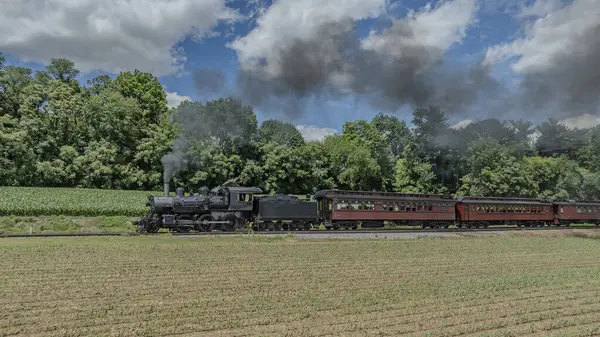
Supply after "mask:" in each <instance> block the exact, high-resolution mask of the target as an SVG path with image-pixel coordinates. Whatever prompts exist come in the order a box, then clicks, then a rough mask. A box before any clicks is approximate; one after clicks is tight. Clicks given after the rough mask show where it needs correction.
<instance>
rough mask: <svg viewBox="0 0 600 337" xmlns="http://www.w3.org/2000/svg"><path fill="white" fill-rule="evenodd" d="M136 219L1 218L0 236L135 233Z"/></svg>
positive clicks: (124, 217)
mask: <svg viewBox="0 0 600 337" xmlns="http://www.w3.org/2000/svg"><path fill="white" fill-rule="evenodd" d="M135 219H136V218H135V217H126V216H96V217H78V216H64V215H45V216H0V234H25V233H29V230H30V227H31V233H33V234H39V233H75V232H78V233H81V232H83V233H86V232H87V233H99V232H119V233H134V232H136V227H135V225H134V224H133V221H135Z"/></svg>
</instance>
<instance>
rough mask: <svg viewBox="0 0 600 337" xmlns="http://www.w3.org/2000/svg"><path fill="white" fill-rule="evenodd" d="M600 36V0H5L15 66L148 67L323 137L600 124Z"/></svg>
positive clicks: (84, 74)
mask: <svg viewBox="0 0 600 337" xmlns="http://www.w3.org/2000/svg"><path fill="white" fill-rule="evenodd" d="M596 33H598V34H596ZM599 35H600V0H527V1H517V0H439V1H423V0H404V1H401V0H399V1H389V0H326V1H325V0H278V1H266V0H249V1H241V0H235V1H233V0H232V1H227V0H103V1H97V0H44V1H42V0H0V52H2V53H3V54H4V55H5V57H6V58H7V61H8V64H9V65H16V66H26V67H31V68H34V69H43V68H44V66H45V64H47V62H48V61H49V60H50V58H53V57H65V58H68V59H70V60H72V61H74V62H75V65H76V67H77V68H78V69H79V70H80V71H81V74H80V76H79V78H78V80H79V81H81V82H82V83H86V81H87V80H89V79H92V78H94V77H95V76H98V75H101V74H108V75H110V76H112V77H114V76H116V75H118V73H119V72H121V71H133V70H134V69H138V70H141V71H148V72H151V73H153V74H154V75H156V76H157V77H158V78H159V81H160V82H161V84H162V85H163V86H164V88H165V91H166V92H167V99H168V101H169V105H170V106H175V105H177V104H178V103H179V102H181V101H183V100H185V99H190V100H200V101H206V100H210V99H215V98H218V97H224V96H226V95H233V96H236V97H240V98H241V99H242V100H243V101H244V103H247V104H251V105H252V106H253V107H254V110H255V112H256V114H257V118H258V120H259V122H262V121H264V120H265V119H269V118H276V119H279V120H283V121H286V122H290V123H293V124H294V125H296V126H297V128H298V129H299V130H300V131H301V133H302V134H303V135H304V136H305V138H306V139H311V140H312V139H321V138H322V137H323V136H325V135H328V134H332V133H335V132H339V131H340V130H341V128H342V126H343V123H344V122H346V121H349V120H357V119H367V120H369V119H371V118H372V117H373V116H374V115H376V114H377V113H379V112H383V113H390V114H394V115H396V116H398V117H399V118H400V119H402V120H406V121H407V123H410V120H411V118H412V116H411V113H412V111H413V110H414V109H415V108H416V107H419V106H424V105H428V104H435V105H440V106H442V108H443V109H445V110H448V111H449V116H450V122H451V123H460V124H458V125H465V124H466V123H468V121H471V120H478V119H483V118H488V117H496V118H501V119H511V118H512V119H520V118H523V119H528V120H535V121H542V120H545V119H547V118H549V117H552V118H557V119H559V120H564V121H565V123H567V124H569V125H570V126H573V127H589V126H593V125H597V124H599V123H600V117H598V116H600V111H599V109H598V106H599V103H600V102H599V97H600V83H599V82H600V79H599V75H600V72H599V70H595V69H596V68H595V67H593V64H594V63H593V62H595V60H597V59H598V58H597V56H600V52H599V50H600V46H598V44H599V43H600V39H599V38H598V36H599ZM590 65H592V67H590ZM598 69H600V68H598Z"/></svg>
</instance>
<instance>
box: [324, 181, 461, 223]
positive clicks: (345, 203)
mask: <svg viewBox="0 0 600 337" xmlns="http://www.w3.org/2000/svg"><path fill="white" fill-rule="evenodd" d="M315 199H316V200H317V202H318V206H317V207H318V213H319V218H320V220H321V221H322V222H323V223H324V224H325V227H326V228H327V229H331V228H333V229H338V228H353V229H356V228H357V227H358V225H359V224H360V225H361V227H363V228H364V227H371V228H373V227H383V226H384V222H386V221H387V222H391V223H394V224H396V225H411V226H415V225H416V226H421V227H423V228H424V227H432V228H433V227H446V228H447V227H449V226H450V225H452V224H453V223H454V221H455V219H456V215H455V205H456V201H455V200H454V199H453V198H452V197H444V196H441V195H432V194H412V193H398V192H369V191H345V190H322V191H319V192H317V193H316V194H315Z"/></svg>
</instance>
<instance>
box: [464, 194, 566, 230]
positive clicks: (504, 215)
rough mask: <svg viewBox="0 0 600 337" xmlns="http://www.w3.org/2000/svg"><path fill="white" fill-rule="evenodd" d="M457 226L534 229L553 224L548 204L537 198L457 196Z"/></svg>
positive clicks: (552, 216) (550, 206) (552, 215)
mask: <svg viewBox="0 0 600 337" xmlns="http://www.w3.org/2000/svg"><path fill="white" fill-rule="evenodd" d="M456 200H457V201H458V204H457V206H456V213H457V217H458V222H457V227H459V228H460V227H467V228H475V227H488V226H493V225H518V226H519V227H521V226H525V227H530V226H531V227H536V226H540V227H541V226H544V225H546V224H548V225H550V224H552V223H553V221H554V213H553V210H552V203H550V202H546V201H544V200H541V199H528V198H494V197H457V198H456Z"/></svg>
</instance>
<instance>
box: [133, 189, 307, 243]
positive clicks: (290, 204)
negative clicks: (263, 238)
mask: <svg viewBox="0 0 600 337" xmlns="http://www.w3.org/2000/svg"><path fill="white" fill-rule="evenodd" d="M229 182H231V181H229ZM229 182H227V183H229ZM227 183H225V184H223V185H221V186H217V187H215V188H213V189H212V190H210V191H209V190H208V188H206V187H202V188H200V189H199V191H198V193H196V194H193V195H185V193H184V190H183V188H181V187H180V188H177V189H176V192H175V196H169V183H165V188H164V196H149V197H148V203H146V206H148V207H149V210H148V213H147V214H146V216H145V217H142V218H140V219H138V220H137V222H136V225H137V226H138V230H139V231H140V232H148V233H156V232H158V230H159V229H161V228H167V229H169V230H171V231H175V232H182V233H186V232H189V231H191V230H196V231H200V232H209V231H213V230H223V231H234V230H236V229H239V228H250V226H251V228H252V229H254V230H256V231H261V230H282V229H283V230H309V229H310V228H311V227H312V226H313V224H317V203H316V202H314V201H303V200H300V199H299V198H298V197H295V196H288V195H272V196H258V195H257V194H261V193H263V191H262V190H261V189H260V188H258V187H227V186H226V185H227ZM317 225H318V224H317Z"/></svg>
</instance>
